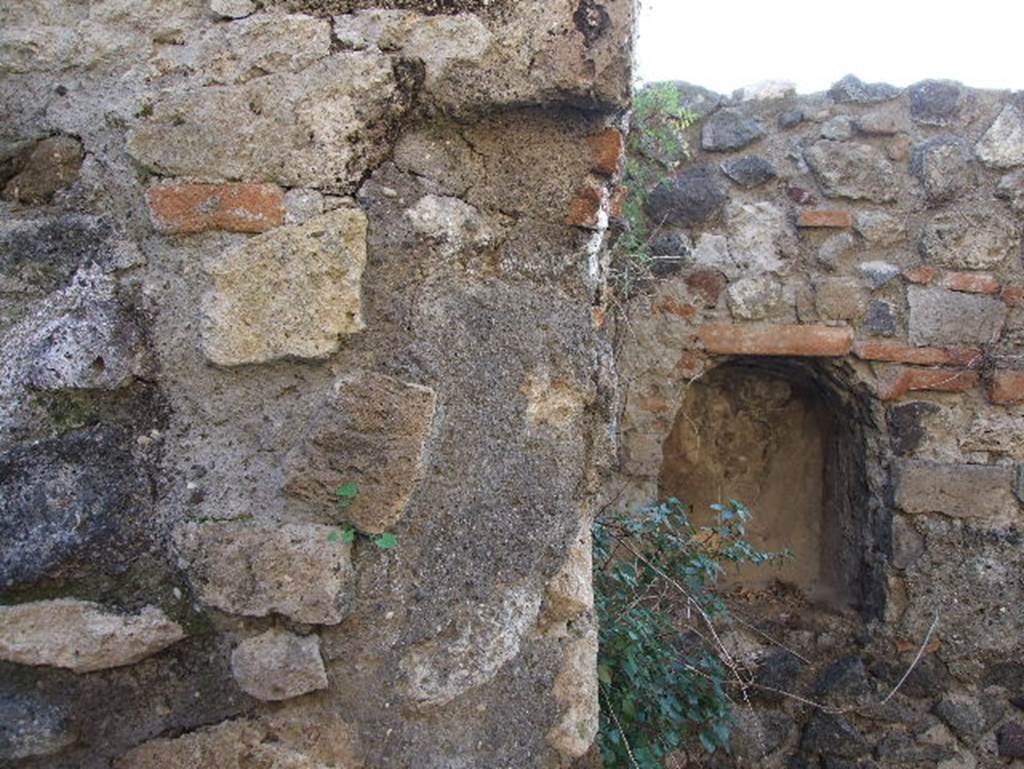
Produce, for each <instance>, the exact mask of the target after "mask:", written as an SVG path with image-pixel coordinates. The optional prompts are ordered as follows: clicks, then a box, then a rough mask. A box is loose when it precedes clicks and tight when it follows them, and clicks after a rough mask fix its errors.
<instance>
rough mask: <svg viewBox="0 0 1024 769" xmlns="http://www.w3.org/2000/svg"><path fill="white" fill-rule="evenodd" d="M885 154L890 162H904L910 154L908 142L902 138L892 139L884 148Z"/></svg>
mask: <svg viewBox="0 0 1024 769" xmlns="http://www.w3.org/2000/svg"><path fill="white" fill-rule="evenodd" d="M885 152H886V154H887V155H888V156H889V158H890V159H891V160H906V159H907V154H908V153H909V152H910V141H909V140H908V139H905V138H903V137H902V136H901V137H900V138H899V139H893V140H892V141H891V142H889V144H888V145H887V146H886V148H885Z"/></svg>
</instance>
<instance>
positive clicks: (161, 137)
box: [128, 52, 405, 193]
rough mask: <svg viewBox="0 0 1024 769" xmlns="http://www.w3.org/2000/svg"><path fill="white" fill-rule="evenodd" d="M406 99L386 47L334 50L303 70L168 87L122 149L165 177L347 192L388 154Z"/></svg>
mask: <svg viewBox="0 0 1024 769" xmlns="http://www.w3.org/2000/svg"><path fill="white" fill-rule="evenodd" d="M404 105H405V100H404V99H403V98H401V96H400V94H399V89H398V84H397V80H396V75H395V72H394V70H393V69H392V65H391V62H390V60H389V59H388V58H387V57H386V56H384V55H382V54H380V53H379V52H376V53H374V52H346V53H339V54H335V55H333V56H331V57H329V58H326V59H323V60H321V61H318V62H317V63H315V64H313V65H312V66H310V67H309V68H307V69H305V70H303V71H302V72H296V73H291V72H281V73H277V74H273V75H267V76H266V77H260V78H256V79H254V80H252V81H250V82H248V83H245V84H243V85H225V86H213V87H207V88H200V89H194V90H190V91H186V92H180V93H177V92H175V93H169V94H168V95H166V96H165V97H164V98H163V99H162V100H160V101H158V102H157V103H156V105H155V106H154V108H153V114H152V116H151V117H150V118H149V119H148V120H147V121H146V122H144V123H142V124H141V125H139V126H138V127H136V128H135V129H133V130H132V131H131V132H130V133H129V135H128V151H129V153H130V154H131V155H132V157H134V158H135V159H136V160H137V161H138V162H139V163H141V164H142V165H143V166H145V167H146V168H148V169H149V170H151V171H154V172H156V173H159V174H163V175H166V176H189V177H193V178H195V179H202V180H207V181H221V180H228V181H238V180H240V181H266V182H276V183H278V184H281V185H282V186H285V187H314V188H317V189H321V190H324V191H330V192H341V193H347V192H351V191H352V190H353V188H354V186H355V185H356V184H357V183H358V182H359V180H360V179H361V178H362V176H363V174H364V173H365V171H366V170H367V169H368V168H370V167H371V166H372V165H374V164H375V163H376V162H378V161H379V160H381V159H383V157H384V156H385V155H386V153H387V151H388V147H387V142H386V136H387V133H388V131H389V129H390V128H391V126H392V124H393V121H394V119H395V118H396V117H397V116H398V115H399V114H401V112H402V111H403V109H404Z"/></svg>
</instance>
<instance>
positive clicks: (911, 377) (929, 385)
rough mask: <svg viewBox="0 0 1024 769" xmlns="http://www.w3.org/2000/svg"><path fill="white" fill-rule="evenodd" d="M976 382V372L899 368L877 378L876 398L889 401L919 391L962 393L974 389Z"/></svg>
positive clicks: (977, 379)
mask: <svg viewBox="0 0 1024 769" xmlns="http://www.w3.org/2000/svg"><path fill="white" fill-rule="evenodd" d="M978 381H979V378H978V372H977V371H965V370H963V369H948V368H902V367H899V368H896V369H894V370H892V371H889V372H886V373H885V374H884V375H883V376H882V377H880V378H879V381H878V397H879V398H881V399H882V400H887V401H890V400H895V399H897V398H902V397H903V396H904V395H906V394H907V393H908V392H913V391H920V390H930V391H932V392H947V393H962V392H965V391H967V390H970V389H971V388H972V387H975V386H976V385H977V384H978Z"/></svg>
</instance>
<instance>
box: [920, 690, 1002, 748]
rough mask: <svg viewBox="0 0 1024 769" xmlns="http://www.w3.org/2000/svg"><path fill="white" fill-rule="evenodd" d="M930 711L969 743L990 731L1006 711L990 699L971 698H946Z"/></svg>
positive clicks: (1000, 704)
mask: <svg viewBox="0 0 1024 769" xmlns="http://www.w3.org/2000/svg"><path fill="white" fill-rule="evenodd" d="M932 711H933V712H934V713H935V715H937V716H938V717H939V718H941V719H942V720H943V721H944V722H945V723H946V725H947V726H948V727H949V728H950V729H952V730H953V731H954V732H956V735H957V736H958V737H959V738H960V739H962V740H965V741H967V742H971V741H972V740H974V739H977V738H978V737H980V736H981V735H982V734H984V733H985V732H987V731H988V730H989V729H991V728H992V727H993V726H994V725H995V724H996V722H997V721H999V719H1000V718H1002V717H1003V714H1004V713H1005V712H1006V709H1005V707H1003V705H1002V703H1000V702H998V701H997V700H994V699H992V698H990V697H986V698H985V699H984V700H983V701H982V700H977V699H975V698H973V697H946V698H944V699H942V700H939V702H938V703H936V705H935V707H934V708H933V709H932Z"/></svg>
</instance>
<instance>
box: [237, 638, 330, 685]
mask: <svg viewBox="0 0 1024 769" xmlns="http://www.w3.org/2000/svg"><path fill="white" fill-rule="evenodd" d="M231 672H232V673H233V674H234V676H235V680H236V681H238V685H239V686H240V687H241V688H242V691H244V692H245V693H246V694H248V695H250V696H252V697H255V698H256V699H260V700H266V701H275V700H287V699H291V698H292V697H298V696H300V695H303V694H308V693H309V692H314V691H317V690H318V689H326V688H327V671H326V670H325V669H324V661H323V659H321V657H320V639H319V638H318V637H317V636H315V635H308V636H298V635H295V634H294V633H289V632H288V631H286V630H280V629H276V628H275V629H272V630H268V631H267V632H265V633H262V634H260V635H258V636H256V637H254V638H248V639H246V640H244V641H242V642H241V643H240V644H238V646H237V647H235V650H234V651H233V652H232V653H231Z"/></svg>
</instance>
